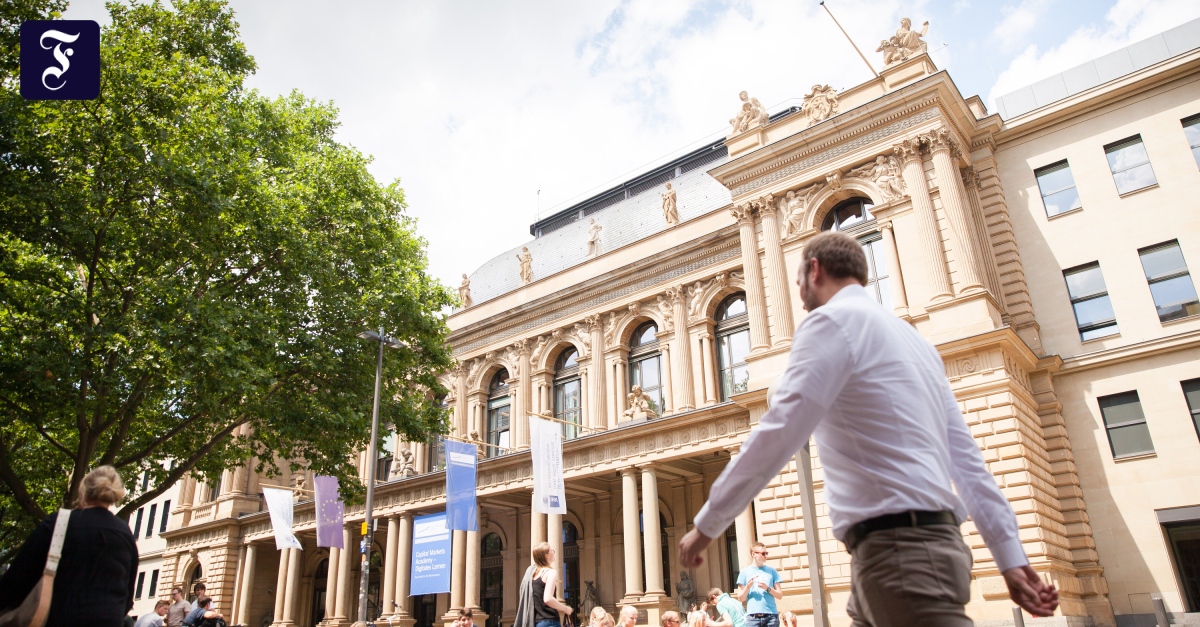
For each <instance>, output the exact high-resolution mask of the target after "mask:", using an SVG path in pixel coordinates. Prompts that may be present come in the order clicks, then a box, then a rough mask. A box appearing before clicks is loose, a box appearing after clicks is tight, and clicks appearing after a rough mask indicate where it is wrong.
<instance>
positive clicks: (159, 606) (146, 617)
mask: <svg viewBox="0 0 1200 627" xmlns="http://www.w3.org/2000/svg"><path fill="white" fill-rule="evenodd" d="M170 606H171V603H170V602H169V601H159V602H158V603H156V604H154V611H153V612H146V613H145V614H142V616H141V618H138V619H137V622H136V623H134V625H133V627H162V624H163V617H164V616H166V615H167V608H168V607H170Z"/></svg>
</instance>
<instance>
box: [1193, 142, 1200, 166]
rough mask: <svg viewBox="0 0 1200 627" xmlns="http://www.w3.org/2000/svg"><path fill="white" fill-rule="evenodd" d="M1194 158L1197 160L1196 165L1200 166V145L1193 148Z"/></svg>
mask: <svg viewBox="0 0 1200 627" xmlns="http://www.w3.org/2000/svg"><path fill="white" fill-rule="evenodd" d="M1192 158H1193V159H1195V160H1196V167H1198V168H1200V146H1194V147H1193V148H1192Z"/></svg>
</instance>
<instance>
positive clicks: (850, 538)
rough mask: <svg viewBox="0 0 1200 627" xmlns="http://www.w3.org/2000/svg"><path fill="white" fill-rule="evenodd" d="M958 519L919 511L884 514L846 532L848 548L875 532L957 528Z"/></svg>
mask: <svg viewBox="0 0 1200 627" xmlns="http://www.w3.org/2000/svg"><path fill="white" fill-rule="evenodd" d="M958 524H959V523H958V517H957V516H955V515H954V512H949V511H941V512H923V511H917V510H909V511H907V512H900V513H899V514H884V515H883V516H876V517H875V518H868V519H866V520H864V521H862V522H860V523H858V524H856V525H854V526H853V527H850V530H849V531H847V532H846V548H847V549H850V550H854V547H855V546H857V545H858V543H859V542H862V540H863V538H865V537H867V534H869V533H871V532H873V531H883V530H885V529H897V528H899V527H925V526H928V525H955V526H957V525H958Z"/></svg>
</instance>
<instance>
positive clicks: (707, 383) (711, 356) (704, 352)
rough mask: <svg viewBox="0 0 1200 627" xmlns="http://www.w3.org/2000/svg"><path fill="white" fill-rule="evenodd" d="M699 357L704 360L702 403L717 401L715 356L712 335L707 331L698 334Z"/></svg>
mask: <svg viewBox="0 0 1200 627" xmlns="http://www.w3.org/2000/svg"><path fill="white" fill-rule="evenodd" d="M700 359H702V360H703V362H704V404H705V405H714V404H716V403H717V398H718V392H717V357H716V354H715V352H714V350H713V336H712V334H711V333H708V332H707V331H706V332H705V333H704V334H703V335H701V336H700Z"/></svg>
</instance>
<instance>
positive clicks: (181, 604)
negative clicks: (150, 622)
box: [166, 586, 192, 627]
mask: <svg viewBox="0 0 1200 627" xmlns="http://www.w3.org/2000/svg"><path fill="white" fill-rule="evenodd" d="M191 611H192V604H191V603H188V602H187V600H186V599H184V598H183V588H180V587H179V586H175V587H174V588H171V606H170V607H168V608H167V618H166V623H167V627H183V619H185V618H187V615H188V612H191Z"/></svg>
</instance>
